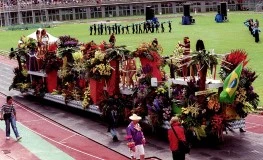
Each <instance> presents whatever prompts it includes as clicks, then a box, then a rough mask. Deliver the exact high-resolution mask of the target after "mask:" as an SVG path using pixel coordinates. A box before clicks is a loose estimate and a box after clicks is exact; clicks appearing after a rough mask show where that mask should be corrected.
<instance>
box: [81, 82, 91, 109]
mask: <svg viewBox="0 0 263 160" xmlns="http://www.w3.org/2000/svg"><path fill="white" fill-rule="evenodd" d="M90 101H91V98H90V89H89V87H87V88H86V89H85V92H84V98H83V101H82V107H83V109H86V108H87V107H88V106H89V104H90Z"/></svg>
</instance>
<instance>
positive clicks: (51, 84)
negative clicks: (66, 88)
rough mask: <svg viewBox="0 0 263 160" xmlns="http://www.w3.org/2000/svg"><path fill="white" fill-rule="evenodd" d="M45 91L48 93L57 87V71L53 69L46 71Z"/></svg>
mask: <svg viewBox="0 0 263 160" xmlns="http://www.w3.org/2000/svg"><path fill="white" fill-rule="evenodd" d="M46 83H47V91H48V92H49V93H51V92H53V90H54V89H57V71H56V70H53V71H51V72H49V73H47V77H46Z"/></svg>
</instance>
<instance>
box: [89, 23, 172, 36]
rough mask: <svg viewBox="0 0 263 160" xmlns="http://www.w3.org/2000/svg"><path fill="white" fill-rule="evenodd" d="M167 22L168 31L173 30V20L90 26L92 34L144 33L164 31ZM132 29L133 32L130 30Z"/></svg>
mask: <svg viewBox="0 0 263 160" xmlns="http://www.w3.org/2000/svg"><path fill="white" fill-rule="evenodd" d="M165 23H167V24H168V29H169V30H168V31H169V32H172V23H171V21H167V22H161V23H160V22H159V21H156V22H153V21H150V20H148V21H145V22H142V23H132V24H131V25H121V24H117V23H115V24H113V25H107V24H106V23H99V24H93V25H90V27H89V33H90V35H103V34H105V35H106V34H112V33H115V34H130V33H132V34H142V33H160V32H161V33H163V32H165ZM130 29H131V32H130Z"/></svg>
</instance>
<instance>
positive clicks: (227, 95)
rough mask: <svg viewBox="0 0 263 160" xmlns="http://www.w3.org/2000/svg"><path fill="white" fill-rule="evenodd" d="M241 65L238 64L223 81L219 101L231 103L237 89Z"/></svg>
mask: <svg viewBox="0 0 263 160" xmlns="http://www.w3.org/2000/svg"><path fill="white" fill-rule="evenodd" d="M242 68H243V63H240V64H239V65H238V66H237V67H236V68H235V69H234V70H233V71H232V72H231V73H230V74H229V75H228V76H227V77H226V79H225V81H224V86H223V91H222V92H221V93H220V97H219V100H220V102H224V103H233V101H234V99H235V95H236V90H237V87H238V83H239V79H240V75H241V71H242Z"/></svg>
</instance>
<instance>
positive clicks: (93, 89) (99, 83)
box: [89, 78, 105, 104]
mask: <svg viewBox="0 0 263 160" xmlns="http://www.w3.org/2000/svg"><path fill="white" fill-rule="evenodd" d="M89 83H90V97H91V99H92V101H93V103H94V104H98V103H99V102H101V101H102V100H103V98H104V97H103V88H104V84H105V81H104V80H95V79H92V78H91V79H90V81H89Z"/></svg>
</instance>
